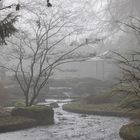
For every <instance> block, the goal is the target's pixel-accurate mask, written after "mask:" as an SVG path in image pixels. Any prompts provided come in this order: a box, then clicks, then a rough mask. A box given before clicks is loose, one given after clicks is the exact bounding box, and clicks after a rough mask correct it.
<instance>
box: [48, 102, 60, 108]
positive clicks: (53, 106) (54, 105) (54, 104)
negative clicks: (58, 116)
mask: <svg viewBox="0 0 140 140" xmlns="http://www.w3.org/2000/svg"><path fill="white" fill-rule="evenodd" d="M50 106H51V107H52V108H58V107H59V105H58V103H56V102H54V103H50Z"/></svg>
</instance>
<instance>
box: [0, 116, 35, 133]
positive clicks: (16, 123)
mask: <svg viewBox="0 0 140 140" xmlns="http://www.w3.org/2000/svg"><path fill="white" fill-rule="evenodd" d="M36 125H37V122H36V121H35V120H34V119H31V118H26V117H22V116H7V117H0V133H2V132H9V131H15V130H20V129H25V128H31V127H34V126H36Z"/></svg>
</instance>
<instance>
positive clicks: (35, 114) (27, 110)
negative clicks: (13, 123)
mask: <svg viewBox="0 0 140 140" xmlns="http://www.w3.org/2000/svg"><path fill="white" fill-rule="evenodd" d="M11 114H12V116H23V117H27V118H32V119H35V120H36V121H37V123H38V125H46V124H53V123H54V111H53V109H52V108H51V107H49V106H44V105H36V106H31V107H18V108H14V109H13V110H12V112H11Z"/></svg>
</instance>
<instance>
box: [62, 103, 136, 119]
mask: <svg viewBox="0 0 140 140" xmlns="http://www.w3.org/2000/svg"><path fill="white" fill-rule="evenodd" d="M63 109H64V110H67V111H71V112H76V113H86V114H94V115H106V116H124V117H128V116H132V115H133V114H135V113H136V112H137V111H130V109H126V108H121V107H120V106H119V104H114V103H105V104H83V103H81V102H77V103H70V104H66V105H64V106H63Z"/></svg>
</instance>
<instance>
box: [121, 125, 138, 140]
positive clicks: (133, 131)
mask: <svg viewBox="0 0 140 140" xmlns="http://www.w3.org/2000/svg"><path fill="white" fill-rule="evenodd" d="M120 136H121V137H122V138H123V139H125V140H140V122H135V123H131V124H127V125H124V126H122V128H121V129H120Z"/></svg>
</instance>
